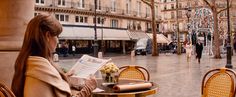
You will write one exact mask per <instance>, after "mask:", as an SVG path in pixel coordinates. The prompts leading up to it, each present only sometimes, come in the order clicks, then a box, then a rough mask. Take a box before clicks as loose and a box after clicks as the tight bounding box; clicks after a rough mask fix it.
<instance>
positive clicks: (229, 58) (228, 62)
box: [225, 0, 233, 68]
mask: <svg viewBox="0 0 236 97" xmlns="http://www.w3.org/2000/svg"><path fill="white" fill-rule="evenodd" d="M227 22H228V33H227V34H228V39H227V46H226V47H227V63H226V65H225V67H226V68H233V66H232V64H231V63H232V54H231V53H232V52H231V45H230V42H231V39H230V17H229V0H227Z"/></svg>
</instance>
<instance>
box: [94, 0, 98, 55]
mask: <svg viewBox="0 0 236 97" xmlns="http://www.w3.org/2000/svg"><path fill="white" fill-rule="evenodd" d="M94 4H95V5H94V7H95V8H94V44H93V55H94V57H98V40H97V13H96V10H97V0H94Z"/></svg>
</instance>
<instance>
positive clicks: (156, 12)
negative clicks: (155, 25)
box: [155, 6, 158, 18]
mask: <svg viewBox="0 0 236 97" xmlns="http://www.w3.org/2000/svg"><path fill="white" fill-rule="evenodd" d="M155 15H156V18H157V17H158V6H155Z"/></svg>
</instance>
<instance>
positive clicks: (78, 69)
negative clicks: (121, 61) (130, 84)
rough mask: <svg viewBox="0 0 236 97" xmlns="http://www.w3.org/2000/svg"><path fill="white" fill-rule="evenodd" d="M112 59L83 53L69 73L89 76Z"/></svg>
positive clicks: (75, 75)
mask: <svg viewBox="0 0 236 97" xmlns="http://www.w3.org/2000/svg"><path fill="white" fill-rule="evenodd" d="M110 60H111V59H99V58H96V57H92V56H89V55H83V56H82V57H81V58H80V59H79V60H78V61H77V62H76V63H75V65H74V66H73V67H72V68H71V69H70V70H69V71H68V73H69V74H71V73H72V74H74V75H73V77H79V78H88V77H89V75H90V74H95V73H96V71H97V70H99V69H100V68H101V67H102V66H103V65H105V64H106V63H107V62H109V61H110Z"/></svg>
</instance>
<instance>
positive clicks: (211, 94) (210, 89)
mask: <svg viewBox="0 0 236 97" xmlns="http://www.w3.org/2000/svg"><path fill="white" fill-rule="evenodd" d="M235 79H236V73H235V72H234V71H233V70H231V69H227V68H221V69H213V70H210V71H208V72H207V73H206V74H205V75H204V77H203V80H202V97H235V81H236V80H235Z"/></svg>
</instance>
